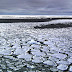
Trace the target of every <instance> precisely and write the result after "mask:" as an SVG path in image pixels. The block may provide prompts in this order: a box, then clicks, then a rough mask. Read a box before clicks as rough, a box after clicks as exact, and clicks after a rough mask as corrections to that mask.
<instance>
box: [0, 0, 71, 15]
mask: <svg viewBox="0 0 72 72" xmlns="http://www.w3.org/2000/svg"><path fill="white" fill-rule="evenodd" d="M71 12H72V0H0V14H35V15H36V14H71Z"/></svg>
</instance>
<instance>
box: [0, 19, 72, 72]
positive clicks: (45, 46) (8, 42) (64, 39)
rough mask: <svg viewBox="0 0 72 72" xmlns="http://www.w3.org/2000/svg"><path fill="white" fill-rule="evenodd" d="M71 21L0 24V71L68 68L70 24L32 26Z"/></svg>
mask: <svg viewBox="0 0 72 72" xmlns="http://www.w3.org/2000/svg"><path fill="white" fill-rule="evenodd" d="M71 22H72V20H57V21H56V20H55V21H51V22H36V23H35V22H30V23H0V72H56V71H58V72H63V71H65V72H66V71H71V63H72V49H71V48H72V27H66V28H51V29H50V28H44V29H39V28H37V29H35V28H34V27H35V26H40V25H43V24H44V25H47V24H51V23H52V24H53V23H54V24H57V23H63V24H69V23H71Z"/></svg>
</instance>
